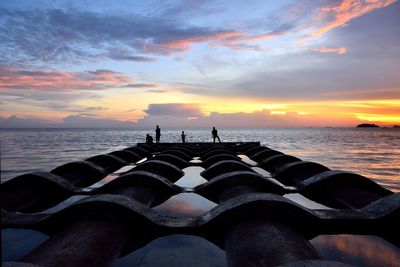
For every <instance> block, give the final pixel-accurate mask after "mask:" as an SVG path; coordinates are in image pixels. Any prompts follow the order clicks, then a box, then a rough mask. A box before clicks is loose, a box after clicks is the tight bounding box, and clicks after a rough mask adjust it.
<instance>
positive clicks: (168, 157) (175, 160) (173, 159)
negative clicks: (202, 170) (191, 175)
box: [152, 152, 190, 169]
mask: <svg viewBox="0 0 400 267" xmlns="http://www.w3.org/2000/svg"><path fill="white" fill-rule="evenodd" d="M152 159H155V160H162V161H165V162H168V163H171V164H172V165H175V166H176V167H178V168H179V169H184V168H186V167H188V166H189V165H190V164H189V162H188V161H187V160H184V159H182V158H181V157H179V156H175V155H172V154H168V152H165V153H161V154H158V155H156V156H154V158H152Z"/></svg>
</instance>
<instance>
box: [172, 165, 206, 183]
mask: <svg viewBox="0 0 400 267" xmlns="http://www.w3.org/2000/svg"><path fill="white" fill-rule="evenodd" d="M182 171H183V172H184V173H185V175H183V177H182V178H181V179H179V180H178V181H176V182H175V184H176V185H177V186H181V187H190V188H193V187H196V186H198V185H200V184H204V183H206V182H207V180H206V179H204V178H203V177H201V176H200V173H201V172H202V171H204V168H202V167H196V166H191V167H187V168H185V169H183V170H182Z"/></svg>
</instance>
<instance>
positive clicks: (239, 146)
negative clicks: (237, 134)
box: [233, 143, 260, 154]
mask: <svg viewBox="0 0 400 267" xmlns="http://www.w3.org/2000/svg"><path fill="white" fill-rule="evenodd" d="M259 146H260V143H250V144H246V143H238V144H236V146H234V147H233V149H234V150H235V152H236V153H241V154H245V152H246V151H248V150H250V149H251V148H254V147H259Z"/></svg>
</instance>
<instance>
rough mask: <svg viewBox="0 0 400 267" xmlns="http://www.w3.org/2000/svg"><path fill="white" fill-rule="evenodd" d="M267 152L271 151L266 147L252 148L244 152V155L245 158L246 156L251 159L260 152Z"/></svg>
mask: <svg viewBox="0 0 400 267" xmlns="http://www.w3.org/2000/svg"><path fill="white" fill-rule="evenodd" d="M268 150H271V149H270V148H268V147H266V146H255V147H252V148H250V149H248V150H246V151H245V152H244V154H245V155H246V156H248V157H249V158H251V157H252V156H253V155H255V154H257V153H259V152H261V151H268Z"/></svg>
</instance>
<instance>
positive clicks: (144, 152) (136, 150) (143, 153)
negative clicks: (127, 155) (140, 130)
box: [124, 146, 149, 158]
mask: <svg viewBox="0 0 400 267" xmlns="http://www.w3.org/2000/svg"><path fill="white" fill-rule="evenodd" d="M124 150H128V151H131V152H133V153H135V154H136V155H139V156H140V157H141V158H145V157H147V155H148V154H149V151H147V150H146V149H144V148H142V147H137V146H132V147H128V148H125V149H124Z"/></svg>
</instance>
